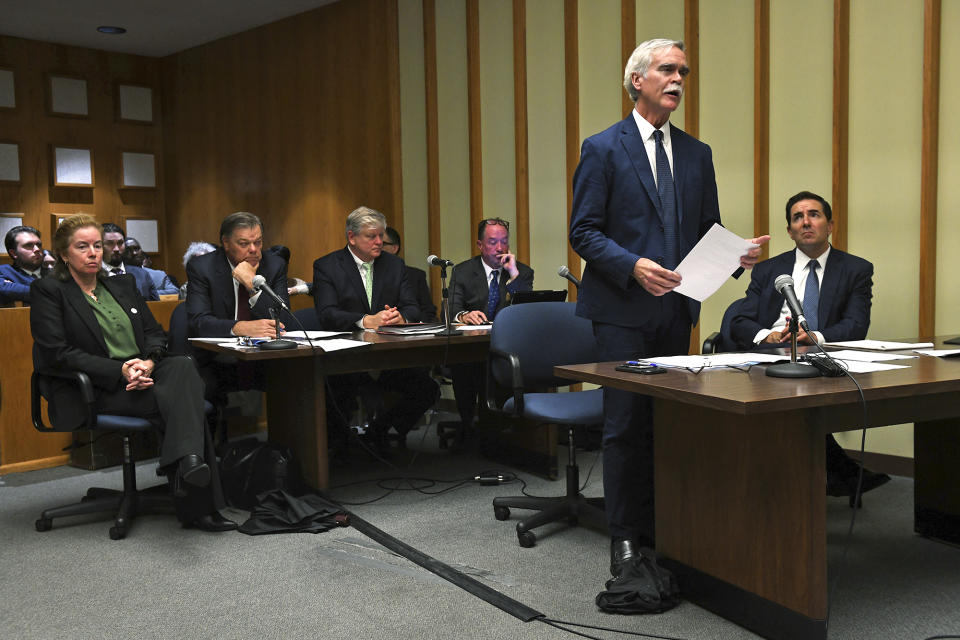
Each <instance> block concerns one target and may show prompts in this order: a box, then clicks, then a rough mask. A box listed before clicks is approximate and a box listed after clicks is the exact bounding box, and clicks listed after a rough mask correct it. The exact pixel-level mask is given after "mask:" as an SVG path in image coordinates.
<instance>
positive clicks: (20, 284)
mask: <svg viewBox="0 0 960 640" xmlns="http://www.w3.org/2000/svg"><path fill="white" fill-rule="evenodd" d="M3 242H4V245H5V246H6V248H7V253H8V254H10V257H11V258H12V259H13V264H4V265H0V307H6V306H9V305H11V304H12V303H13V302H16V301H20V302H22V303H23V305H24V306H28V305H29V304H30V284H31V283H32V282H33V281H34V280H36V279H38V278H40V277H41V276H42V273H41V267H42V266H43V244H42V243H41V242H40V232H39V231H37V230H36V229H34V228H33V227H27V226H23V225H18V226H16V227H14V228H12V229H10V230H9V231H7V235H6V236H5V237H4V239H3Z"/></svg>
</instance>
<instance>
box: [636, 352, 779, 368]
mask: <svg viewBox="0 0 960 640" xmlns="http://www.w3.org/2000/svg"><path fill="white" fill-rule="evenodd" d="M789 359H790V358H789V356H784V355H778V354H773V353H714V354H704V355H699V356H663V357H660V358H644V359H643V360H641V361H640V362H641V363H643V364H655V365H657V366H658V367H679V368H682V369H713V368H719V367H742V366H749V365H753V364H770V363H773V362H783V361H784V360H789Z"/></svg>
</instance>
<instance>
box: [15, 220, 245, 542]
mask: <svg viewBox="0 0 960 640" xmlns="http://www.w3.org/2000/svg"><path fill="white" fill-rule="evenodd" d="M102 237H103V233H102V230H101V227H100V225H99V224H97V222H96V220H95V219H94V218H93V217H91V216H88V215H76V216H72V217H70V218H67V219H66V220H64V221H63V222H62V223H61V224H60V226H59V227H58V228H57V231H56V233H55V234H54V238H53V245H54V255H55V256H56V258H57V263H56V265H55V266H54V270H53V274H52V276H51V277H48V278H43V279H40V280H36V281H35V283H34V285H33V286H32V288H31V295H32V296H35V299H36V301H37V302H36V304H35V305H34V306H32V307H31V308H30V328H31V331H32V333H33V340H34V344H35V351H34V353H35V366H36V367H37V370H38V371H39V372H40V373H47V374H54V375H56V374H57V373H58V372H63V371H83V372H84V373H86V374H87V375H88V376H89V377H90V380H91V382H92V383H93V385H94V388H95V393H96V400H95V402H96V410H97V411H98V412H102V413H108V414H114V415H128V416H137V417H143V418H147V419H150V420H156V421H157V422H158V424H160V425H161V427H162V429H163V431H164V433H163V442H162V444H161V448H160V466H161V468H162V469H163V470H164V471H166V473H167V475H168V477H169V478H170V481H171V483H172V485H173V493H174V497H175V498H176V502H177V515H178V517H179V518H180V520H181V521H182V522H183V523H184V525H185V526H196V527H197V528H200V529H203V530H207V531H227V530H230V529H235V528H236V524H235V523H234V522H231V521H230V520H227V519H225V518H223V517H222V516H221V515H220V513H219V512H218V511H217V509H219V508H221V507H222V506H223V498H222V496H215V495H214V492H212V491H211V490H210V489H209V487H210V485H211V470H210V466H209V465H207V463H205V462H204V459H203V451H204V444H205V438H204V428H205V423H204V403H203V382H202V380H201V379H200V376H199V375H198V374H197V371H196V368H195V367H194V365H193V363H192V362H191V361H190V359H189V358H184V357H169V358H166V357H164V356H165V355H166V344H167V338H166V334H165V333H164V331H163V329H162V328H161V327H160V325H159V324H158V323H157V321H156V320H155V319H154V317H153V314H151V313H150V309H149V308H148V307H147V304H146V301H144V299H143V297H142V296H141V295H140V293H139V292H138V291H137V287H136V283H135V282H134V280H133V278H132V277H129V276H126V275H121V276H115V277H113V278H109V277H106V274H105V273H103V272H102V271H101V266H102V263H103V246H102ZM47 380H50V379H49V378H48V379H47ZM44 395H45V396H46V397H47V399H48V400H51V402H50V408H51V413H50V420H51V422H52V423H53V424H54V425H55V426H56V427H57V428H58V429H73V428H77V427H79V426H80V424H81V423H82V417H81V416H82V415H83V412H84V409H83V403H82V401H81V400H80V397H79V393H78V392H77V391H76V389H75V387H73V386H72V385H71V384H70V383H69V382H67V381H66V380H64V381H63V382H60V381H58V380H56V379H55V378H54V379H53V380H52V381H51V382H50V383H49V384H48V386H46V387H45V388H44ZM214 485H216V486H219V483H214ZM217 493H219V492H217Z"/></svg>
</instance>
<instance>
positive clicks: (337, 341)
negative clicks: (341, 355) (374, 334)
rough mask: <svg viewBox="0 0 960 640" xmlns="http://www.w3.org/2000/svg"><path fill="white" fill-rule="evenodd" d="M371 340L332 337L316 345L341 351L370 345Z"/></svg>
mask: <svg viewBox="0 0 960 640" xmlns="http://www.w3.org/2000/svg"><path fill="white" fill-rule="evenodd" d="M371 344H373V343H371V342H363V341H362V340H348V339H347V338H330V339H329V340H321V341H320V342H317V343H316V346H318V347H320V348H321V349H323V350H324V351H339V350H340V349H354V348H356V347H368V346H370V345H371Z"/></svg>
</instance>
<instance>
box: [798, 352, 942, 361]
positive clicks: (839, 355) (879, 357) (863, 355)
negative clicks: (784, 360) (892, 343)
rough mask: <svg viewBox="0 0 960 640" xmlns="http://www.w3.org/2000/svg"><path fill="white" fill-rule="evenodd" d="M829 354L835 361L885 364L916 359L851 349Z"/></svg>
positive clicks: (903, 354)
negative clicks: (889, 361) (890, 361)
mask: <svg viewBox="0 0 960 640" xmlns="http://www.w3.org/2000/svg"><path fill="white" fill-rule="evenodd" d="M958 351H960V349H958ZM829 353H830V357H831V358H833V359H835V360H856V361H858V362H886V361H888V360H905V359H908V358H916V357H917V356H912V355H910V354H909V353H877V352H876V351H854V350H852V349H843V350H841V351H830V352H829ZM817 357H818V358H822V357H823V356H822V355H820V354H819V353H818V354H817Z"/></svg>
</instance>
